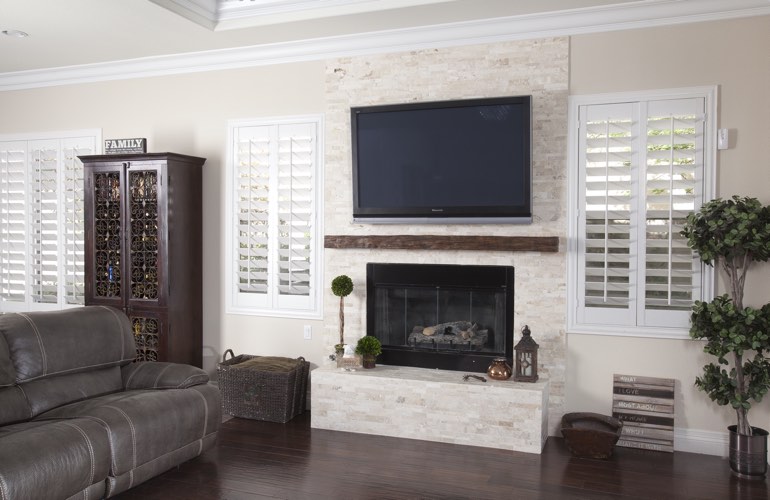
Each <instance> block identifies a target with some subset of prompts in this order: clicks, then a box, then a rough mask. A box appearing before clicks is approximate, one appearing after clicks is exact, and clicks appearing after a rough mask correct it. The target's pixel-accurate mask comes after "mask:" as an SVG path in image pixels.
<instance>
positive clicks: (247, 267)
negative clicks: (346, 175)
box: [227, 117, 322, 317]
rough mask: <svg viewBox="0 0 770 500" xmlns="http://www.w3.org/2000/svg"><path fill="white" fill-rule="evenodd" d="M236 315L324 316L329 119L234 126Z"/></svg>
mask: <svg viewBox="0 0 770 500" xmlns="http://www.w3.org/2000/svg"><path fill="white" fill-rule="evenodd" d="M229 129H230V130H229V135H230V145H229V154H228V158H229V160H228V162H229V164H228V172H227V173H228V185H229V196H228V198H229V200H230V201H229V203H228V205H229V207H230V212H229V214H228V216H229V219H230V221H231V222H230V223H229V224H228V229H229V231H230V232H231V237H228V242H229V244H230V250H229V251H228V254H229V255H231V256H232V258H231V259H230V260H229V262H228V265H229V270H228V276H229V278H230V280H229V285H228V288H229V290H230V293H229V300H228V309H229V310H230V311H232V312H241V313H252V314H265V315H276V316H291V317H318V316H320V292H319V282H318V281H319V277H320V271H319V254H320V248H321V247H320V240H321V234H322V233H321V228H320V223H319V221H320V217H319V213H320V212H319V210H320V195H319V193H320V189H321V173H322V168H321V158H322V155H321V147H320V145H321V119H320V117H300V118H296V119H294V118H286V119H276V120H266V121H262V120H250V121H241V120H239V121H233V122H230V125H229Z"/></svg>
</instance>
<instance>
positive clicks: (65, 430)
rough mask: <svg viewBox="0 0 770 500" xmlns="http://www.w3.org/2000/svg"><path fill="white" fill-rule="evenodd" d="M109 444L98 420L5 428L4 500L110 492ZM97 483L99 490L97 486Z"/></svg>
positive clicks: (1, 458)
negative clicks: (108, 483) (95, 490)
mask: <svg viewBox="0 0 770 500" xmlns="http://www.w3.org/2000/svg"><path fill="white" fill-rule="evenodd" d="M109 456H110V443H109V436H108V435H107V431H106V429H105V428H104V427H103V426H102V425H100V424H99V423H98V422H93V421H90V420H85V419H73V420H67V421H56V422H26V423H23V424H15V425H7V426H4V427H0V498H19V499H21V498H52V496H53V495H55V496H56V497H59V498H68V497H71V496H73V495H75V494H77V493H80V492H82V491H84V490H88V491H89V492H93V488H96V489H97V490H98V491H99V493H98V496H95V497H94V498H101V497H102V496H103V495H104V492H105V489H106V485H107V483H106V479H107V475H108V471H109V458H108V457H109ZM96 484H98V485H99V486H92V485H96Z"/></svg>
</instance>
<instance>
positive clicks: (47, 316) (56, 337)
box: [0, 306, 136, 383]
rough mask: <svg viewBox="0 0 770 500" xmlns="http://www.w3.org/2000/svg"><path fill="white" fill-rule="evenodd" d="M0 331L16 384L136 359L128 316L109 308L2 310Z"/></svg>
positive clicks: (121, 363) (120, 363) (125, 362)
mask: <svg viewBox="0 0 770 500" xmlns="http://www.w3.org/2000/svg"><path fill="white" fill-rule="evenodd" d="M0 333H2V334H3V336H4V337H5V341H6V343H7V345H8V350H9V352H10V357H11V360H12V361H13V366H14V369H15V372H16V382H17V383H23V382H27V381H30V380H35V379H37V378H42V377H47V376H51V375H57V374H63V373H74V372H82V371H87V370H92V369H94V368H104V367H108V366H116V365H123V364H127V363H129V362H131V361H133V360H134V359H135V358H136V346H135V344H134V337H133V334H132V333H131V323H130V321H129V320H128V317H127V316H126V315H125V314H122V313H120V311H118V310H116V309H113V308H110V307H104V306H86V307H78V308H73V309H66V310H63V311H48V312H29V313H10V314H3V315H0Z"/></svg>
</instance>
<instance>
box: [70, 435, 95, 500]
mask: <svg viewBox="0 0 770 500" xmlns="http://www.w3.org/2000/svg"><path fill="white" fill-rule="evenodd" d="M62 423H63V424H64V425H66V426H67V427H72V428H73V429H75V430H76V431H78V432H79V433H80V435H81V436H83V439H85V440H86V446H88V455H89V456H90V457H91V477H89V478H88V486H91V485H92V484H94V476H96V465H95V464H96V458H95V455H94V447H93V445H92V444H91V440H90V439H89V438H88V435H87V434H86V432H85V431H84V430H83V429H82V428H81V427H78V426H77V425H76V424H73V423H71V422H62ZM84 495H85V497H84V498H85V499H86V500H88V488H86V490H85V491H84Z"/></svg>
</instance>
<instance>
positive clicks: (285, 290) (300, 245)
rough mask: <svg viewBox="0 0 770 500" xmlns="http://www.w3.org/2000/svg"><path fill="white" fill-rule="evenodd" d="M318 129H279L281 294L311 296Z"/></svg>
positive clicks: (279, 262)
mask: <svg viewBox="0 0 770 500" xmlns="http://www.w3.org/2000/svg"><path fill="white" fill-rule="evenodd" d="M314 135H315V125H314V124H298V125H281V126H279V128H278V186H277V188H278V191H277V198H278V206H277V210H278V214H277V216H278V263H277V264H278V293H279V294H281V295H299V296H307V295H309V294H310V288H311V277H310V273H311V266H310V264H311V257H312V248H313V244H314V243H315V242H314V238H315V236H314V234H313V233H314V220H315V204H314V196H315V189H314V186H315V176H314V172H315V168H316V163H315V158H316V153H315V146H316V144H315V140H314Z"/></svg>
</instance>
